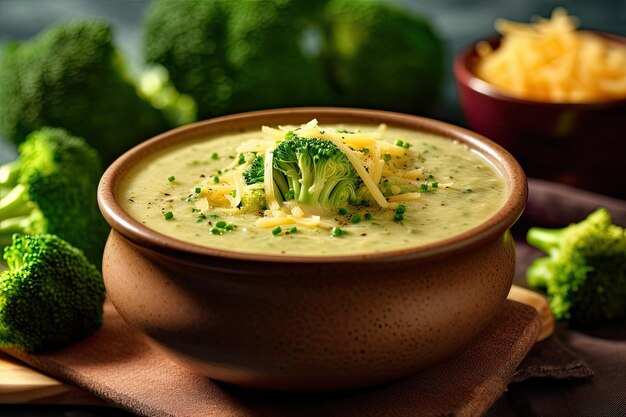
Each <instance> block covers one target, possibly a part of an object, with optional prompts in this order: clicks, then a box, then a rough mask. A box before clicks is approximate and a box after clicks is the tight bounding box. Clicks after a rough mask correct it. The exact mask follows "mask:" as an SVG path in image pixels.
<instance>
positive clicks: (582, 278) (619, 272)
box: [527, 209, 626, 327]
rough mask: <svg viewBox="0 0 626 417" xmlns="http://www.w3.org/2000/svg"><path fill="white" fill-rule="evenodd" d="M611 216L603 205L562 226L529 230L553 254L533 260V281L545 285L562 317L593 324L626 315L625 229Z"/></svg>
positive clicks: (531, 237)
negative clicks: (583, 216) (585, 215)
mask: <svg viewBox="0 0 626 417" xmlns="http://www.w3.org/2000/svg"><path fill="white" fill-rule="evenodd" d="M611 222H612V220H611V215H610V214H609V212H608V211H606V210H605V209H598V210H596V211H595V212H593V213H591V214H590V215H589V216H588V217H587V218H586V219H585V220H583V221H582V222H580V223H577V224H571V225H569V226H567V227H565V228H563V229H544V228H537V227H535V228H531V229H530V230H529V231H528V235H527V240H528V243H529V244H531V245H532V246H534V247H536V248H538V249H541V250H542V251H544V252H545V253H547V254H548V255H549V256H547V257H543V258H539V259H537V260H535V261H534V263H533V264H532V265H531V266H530V268H529V269H528V271H527V278H528V284H529V285H530V286H531V287H534V288H543V289H545V290H546V292H547V294H548V298H549V299H550V306H551V308H552V312H553V313H554V316H555V317H556V318H557V319H565V320H569V321H570V322H571V324H572V325H574V326H579V327H588V326H591V325H595V324H598V323H601V322H603V321H608V320H611V319H615V318H618V317H623V316H625V315H626V231H625V230H624V229H623V228H621V227H619V226H616V225H613V224H611Z"/></svg>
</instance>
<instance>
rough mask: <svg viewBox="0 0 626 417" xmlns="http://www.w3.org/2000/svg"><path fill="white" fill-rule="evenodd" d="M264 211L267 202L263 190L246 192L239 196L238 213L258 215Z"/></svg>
mask: <svg viewBox="0 0 626 417" xmlns="http://www.w3.org/2000/svg"><path fill="white" fill-rule="evenodd" d="M265 209H267V201H266V200H265V191H264V190H263V189H261V188H257V189H255V190H248V191H246V192H244V193H243V195H242V196H241V207H240V213H242V214H246V213H249V214H259V213H262V212H263V210H265Z"/></svg>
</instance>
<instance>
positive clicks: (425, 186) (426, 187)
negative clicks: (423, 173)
mask: <svg viewBox="0 0 626 417" xmlns="http://www.w3.org/2000/svg"><path fill="white" fill-rule="evenodd" d="M420 189H421V190H422V191H428V184H422V185H420Z"/></svg>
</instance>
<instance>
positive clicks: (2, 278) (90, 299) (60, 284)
mask: <svg viewBox="0 0 626 417" xmlns="http://www.w3.org/2000/svg"><path fill="white" fill-rule="evenodd" d="M4 259H5V260H6V262H7V265H8V267H9V269H8V270H6V271H3V272H2V273H0V347H11V348H17V349H20V350H24V351H27V352H41V351H46V350H53V349H58V348H62V347H64V346H67V345H69V344H70V343H72V342H75V341H77V340H80V339H83V338H85V337H87V336H89V335H91V334H92V333H93V332H95V331H96V330H97V329H98V328H99V327H100V325H101V324H102V304H103V303H104V295H105V290H104V283H103V282H102V276H101V275H100V272H98V270H97V269H96V267H94V266H93V265H91V264H90V263H89V261H88V260H87V258H86V257H85V255H84V254H83V253H82V252H81V251H80V250H78V249H76V248H74V247H73V246H71V245H70V244H69V243H67V242H65V241H64V240H62V239H60V238H59V237H57V236H54V235H38V236H28V235H15V236H13V244H12V245H11V246H7V247H6V248H5V249H4Z"/></svg>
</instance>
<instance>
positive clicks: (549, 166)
mask: <svg viewBox="0 0 626 417" xmlns="http://www.w3.org/2000/svg"><path fill="white" fill-rule="evenodd" d="M598 34H599V35H600V36H603V37H605V38H607V39H610V40H612V41H615V42H619V43H622V44H626V38H624V37H622V36H617V35H612V34H607V33H598ZM488 42H489V43H490V44H491V45H492V47H494V48H497V47H498V45H499V42H500V41H499V39H491V40H488ZM474 45H475V44H474ZM474 45H472V46H471V47H469V48H467V49H466V50H465V51H463V52H462V53H461V54H459V55H458V56H457V57H456V59H455V61H454V77H455V80H456V86H457V91H458V95H459V100H460V102H461V108H462V110H463V113H464V115H465V118H466V120H467V123H468V124H469V126H470V127H471V129H472V130H475V131H476V132H478V133H480V134H482V135H484V136H487V137H488V138H490V139H493V140H495V141H496V142H498V143H499V144H501V145H502V146H504V147H505V148H506V149H507V150H508V151H510V152H511V153H512V154H513V155H514V156H515V157H516V158H517V160H518V161H519V162H520V163H521V164H522V167H523V168H524V170H525V171H526V174H527V175H528V176H529V177H537V178H545V179H549V180H552V181H558V182H562V183H566V184H569V185H573V186H577V187H581V188H586V189H588V190H592V191H595V192H599V193H603V194H607V195H613V196H616V197H620V198H626V185H625V184H624V179H625V178H626V160H625V158H624V156H625V154H626V152H625V149H626V141H625V139H626V138H625V136H626V98H624V99H619V100H605V101H597V102H586V103H553V102H543V101H534V100H525V99H522V98H517V97H512V96H509V95H507V94H506V93H504V92H502V91H501V90H498V89H497V88H496V87H494V86H493V85H491V84H489V83H487V82H486V81H484V80H482V79H480V78H478V77H477V76H476V74H475V72H474V68H475V66H476V63H477V62H478V60H479V59H480V58H479V56H478V54H477V53H476V49H475V47H474Z"/></svg>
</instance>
